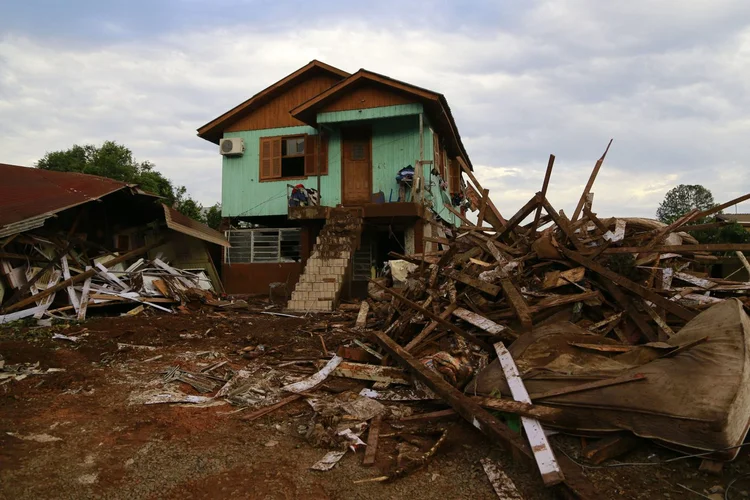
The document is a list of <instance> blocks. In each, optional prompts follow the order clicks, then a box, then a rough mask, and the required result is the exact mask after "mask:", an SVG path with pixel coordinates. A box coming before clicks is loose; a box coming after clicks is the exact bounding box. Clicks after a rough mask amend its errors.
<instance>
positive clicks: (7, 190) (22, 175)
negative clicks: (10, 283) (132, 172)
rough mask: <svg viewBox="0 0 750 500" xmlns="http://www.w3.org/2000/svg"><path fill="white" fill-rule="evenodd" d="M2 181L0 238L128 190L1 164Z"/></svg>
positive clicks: (110, 183) (91, 177)
mask: <svg viewBox="0 0 750 500" xmlns="http://www.w3.org/2000/svg"><path fill="white" fill-rule="evenodd" d="M0 179H2V181H0V236H6V235H9V234H13V233H16V232H19V231H26V230H29V229H33V228H35V227H40V226H41V225H43V224H44V221H45V220H46V219H47V218H49V217H52V216H53V215H54V214H55V213H57V212H60V211H62V210H65V209H68V208H71V207H74V206H76V205H80V204H82V203H87V202H89V201H92V200H96V199H99V198H101V197H102V196H104V195H107V194H110V193H114V192H115V191H119V190H120V189H124V188H127V187H129V186H128V184H126V183H124V182H119V181H115V180H112V179H107V178H105V177H98V176H96V175H86V174H78V173H73V172H52V171H49V170H40V169H37V168H30V167H21V166H18V165H6V164H2V163H0Z"/></svg>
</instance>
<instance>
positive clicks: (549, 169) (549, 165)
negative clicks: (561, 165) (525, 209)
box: [529, 155, 555, 238]
mask: <svg viewBox="0 0 750 500" xmlns="http://www.w3.org/2000/svg"><path fill="white" fill-rule="evenodd" d="M554 165H555V155H549V161H547V171H546V172H545V174H544V182H542V199H546V198H547V187H548V186H549V179H550V177H552V167H553V166H554ZM541 215H542V206H541V205H539V206H538V207H536V215H534V222H532V223H531V231H529V233H530V234H531V237H532V238H534V235H535V234H536V228H537V226H538V225H539V218H540V217H541Z"/></svg>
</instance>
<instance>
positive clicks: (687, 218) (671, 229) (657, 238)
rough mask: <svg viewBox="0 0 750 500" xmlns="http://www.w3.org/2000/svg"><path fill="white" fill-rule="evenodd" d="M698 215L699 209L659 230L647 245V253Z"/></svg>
mask: <svg viewBox="0 0 750 500" xmlns="http://www.w3.org/2000/svg"><path fill="white" fill-rule="evenodd" d="M696 213H698V209H697V208H694V209H693V210H691V211H690V212H688V213H686V214H685V215H683V216H682V217H680V218H678V219H677V220H676V221H674V222H673V223H671V224H668V225H666V226H664V227H662V228H661V229H658V230H657V231H656V233H655V234H654V236H653V237H652V238H651V241H650V242H649V243H648V244H647V245H646V247H645V248H646V251H648V250H650V249H652V248H654V247H655V246H656V244H657V243H660V242H661V240H662V238H664V237H665V236H666V235H667V234H669V233H672V232H674V231H676V230H677V229H678V228H679V227H680V226H683V225H685V224H687V223H688V222H689V221H690V219H692V218H693V216H694V215H695V214H696Z"/></svg>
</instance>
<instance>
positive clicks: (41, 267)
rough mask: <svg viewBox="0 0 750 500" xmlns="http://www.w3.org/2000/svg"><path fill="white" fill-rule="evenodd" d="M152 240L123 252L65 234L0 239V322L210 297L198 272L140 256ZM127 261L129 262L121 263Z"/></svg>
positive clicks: (132, 310)
mask: <svg viewBox="0 0 750 500" xmlns="http://www.w3.org/2000/svg"><path fill="white" fill-rule="evenodd" d="M163 243H164V241H161V240H160V241H154V242H152V243H150V244H148V245H145V246H143V247H141V248H138V249H136V250H133V251H129V252H126V253H122V254H121V253H118V252H115V251H112V250H110V249H107V248H105V247H103V246H101V245H98V244H96V243H93V242H88V241H86V240H82V239H79V238H76V237H74V236H72V235H64V234H51V233H50V234H47V233H44V234H36V233H34V232H27V233H18V234H14V235H12V236H9V237H7V238H6V239H5V240H4V241H0V304H1V305H2V307H1V308H0V324H2V323H8V322H11V321H16V320H19V319H22V318H28V317H34V318H37V319H41V318H43V317H47V318H56V319H67V320H71V319H78V320H84V319H85V318H86V314H87V311H88V310H89V308H101V307H108V306H110V307H111V306H120V307H121V308H124V310H125V311H127V313H126V314H131V315H134V314H138V313H140V312H141V311H143V310H144V307H147V308H153V309H157V310H160V311H164V312H168V313H171V312H173V311H172V308H171V307H170V306H172V305H180V304H183V303H185V302H187V301H189V300H193V299H199V300H204V301H205V300H210V301H211V300H213V301H215V300H214V299H215V298H214V295H213V285H212V283H211V281H210V279H209V278H208V277H207V276H206V274H205V273H204V272H202V271H200V272H189V271H186V270H180V269H176V268H174V267H172V266H170V265H169V264H168V263H166V262H164V261H163V260H162V259H161V258H160V256H159V255H156V256H155V257H154V258H153V259H147V258H144V257H143V256H144V255H146V254H147V253H148V251H149V250H152V249H154V248H156V247H157V246H159V245H161V244H163ZM128 263H130V264H129V265H127V267H126V264H128Z"/></svg>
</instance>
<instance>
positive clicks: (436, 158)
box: [432, 132, 440, 173]
mask: <svg viewBox="0 0 750 500" xmlns="http://www.w3.org/2000/svg"><path fill="white" fill-rule="evenodd" d="M432 168H433V169H435V171H437V172H438V173H439V172H440V139H439V138H438V135H437V134H436V133H435V132H433V133H432Z"/></svg>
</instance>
